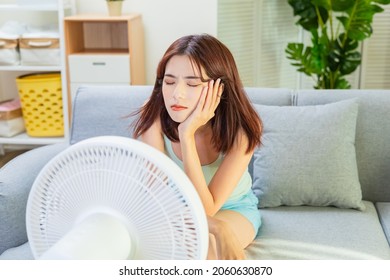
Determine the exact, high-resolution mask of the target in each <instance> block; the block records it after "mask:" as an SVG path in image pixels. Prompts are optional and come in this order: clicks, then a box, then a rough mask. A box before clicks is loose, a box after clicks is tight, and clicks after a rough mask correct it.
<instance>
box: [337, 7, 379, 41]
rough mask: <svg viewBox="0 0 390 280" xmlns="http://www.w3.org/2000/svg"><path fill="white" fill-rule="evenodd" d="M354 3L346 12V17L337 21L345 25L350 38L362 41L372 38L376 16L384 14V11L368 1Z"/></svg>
mask: <svg viewBox="0 0 390 280" xmlns="http://www.w3.org/2000/svg"><path fill="white" fill-rule="evenodd" d="M354 2H355V4H354V5H353V6H352V7H351V8H349V9H347V10H346V15H345V16H339V17H337V19H338V20H339V21H340V22H341V23H342V24H343V26H344V30H345V33H346V35H347V36H348V38H350V39H353V40H357V41H362V40H364V39H366V38H368V37H370V36H371V33H372V27H371V23H372V20H373V17H374V14H376V13H380V12H382V11H383V9H382V8H381V7H379V6H378V5H375V4H371V1H368V0H356V1H354Z"/></svg>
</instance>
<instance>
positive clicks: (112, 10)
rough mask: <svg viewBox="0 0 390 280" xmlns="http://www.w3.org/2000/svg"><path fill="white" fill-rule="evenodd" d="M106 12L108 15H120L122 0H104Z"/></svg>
mask: <svg viewBox="0 0 390 280" xmlns="http://www.w3.org/2000/svg"><path fill="white" fill-rule="evenodd" d="M106 1H107V7H108V14H109V15H110V16H120V15H121V14H122V4H123V1H124V0H106Z"/></svg>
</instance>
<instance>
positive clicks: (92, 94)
mask: <svg viewBox="0 0 390 280" xmlns="http://www.w3.org/2000/svg"><path fill="white" fill-rule="evenodd" d="M151 92H152V87H151V86H82V87H80V88H79V89H78V91H77V93H76V96H75V98H74V101H73V110H72V120H71V122H72V125H71V133H70V134H71V135H70V144H74V143H77V142H79V141H81V140H84V139H87V138H90V137H95V136H104V135H115V136H124V137H131V136H132V130H131V129H130V124H131V122H132V120H133V119H134V118H133V117H130V116H129V115H130V114H131V113H132V112H134V111H135V110H136V109H138V108H139V107H141V106H142V104H143V103H144V102H145V100H146V99H147V98H148V97H149V96H150V94H151Z"/></svg>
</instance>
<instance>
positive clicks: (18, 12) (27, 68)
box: [0, 0, 75, 151]
mask: <svg viewBox="0 0 390 280" xmlns="http://www.w3.org/2000/svg"><path fill="white" fill-rule="evenodd" d="M74 9H75V3H74V0H45V1H39V2H38V1H21V0H13V1H12V0H0V26H3V24H5V23H6V22H8V21H18V22H22V23H24V24H27V25H31V26H34V27H35V26H45V25H46V26H47V25H50V26H53V27H54V28H56V29H57V30H58V33H59V42H60V45H59V50H60V59H59V60H60V63H59V65H52V66H44V65H15V66H1V65H0V100H7V99H11V98H16V97H18V90H17V85H16V78H17V77H18V76H21V75H24V74H30V73H46V72H60V73H61V87H62V102H63V118H64V135H63V136H61V137H30V136H29V135H27V134H26V133H21V134H18V135H16V136H14V137H9V138H8V137H0V151H1V150H2V149H3V147H4V145H38V146H39V145H46V144H52V143H59V142H63V141H66V140H67V139H68V137H69V110H68V99H67V81H66V77H67V76H66V60H65V42H64V41H65V40H64V32H63V29H64V28H63V19H64V17H65V16H69V15H72V14H73V13H74Z"/></svg>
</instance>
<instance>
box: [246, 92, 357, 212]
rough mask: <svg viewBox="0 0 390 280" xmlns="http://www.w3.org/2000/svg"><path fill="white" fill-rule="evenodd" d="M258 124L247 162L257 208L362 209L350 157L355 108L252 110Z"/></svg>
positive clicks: (351, 102) (339, 105) (350, 103)
mask: <svg viewBox="0 0 390 280" xmlns="http://www.w3.org/2000/svg"><path fill="white" fill-rule="evenodd" d="M255 107H256V109H257V110H258V113H259V115H260V117H261V118H262V120H263V123H264V133H263V136H262V143H263V144H262V146H261V147H260V148H259V149H257V150H256V151H255V154H254V160H253V172H254V174H253V189H254V191H255V193H256V194H257V195H258V197H259V207H276V206H280V205H290V206H296V205H312V206H329V205H332V206H337V207H342V208H356V209H360V210H361V209H364V205H363V204H362V193H361V188H360V183H359V179H358V172H357V165H356V155H355V128H356V117H357V112H358V104H357V102H356V100H354V99H352V100H345V101H340V102H335V103H332V104H326V105H318V106H302V107H291V106H264V105H255Z"/></svg>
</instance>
